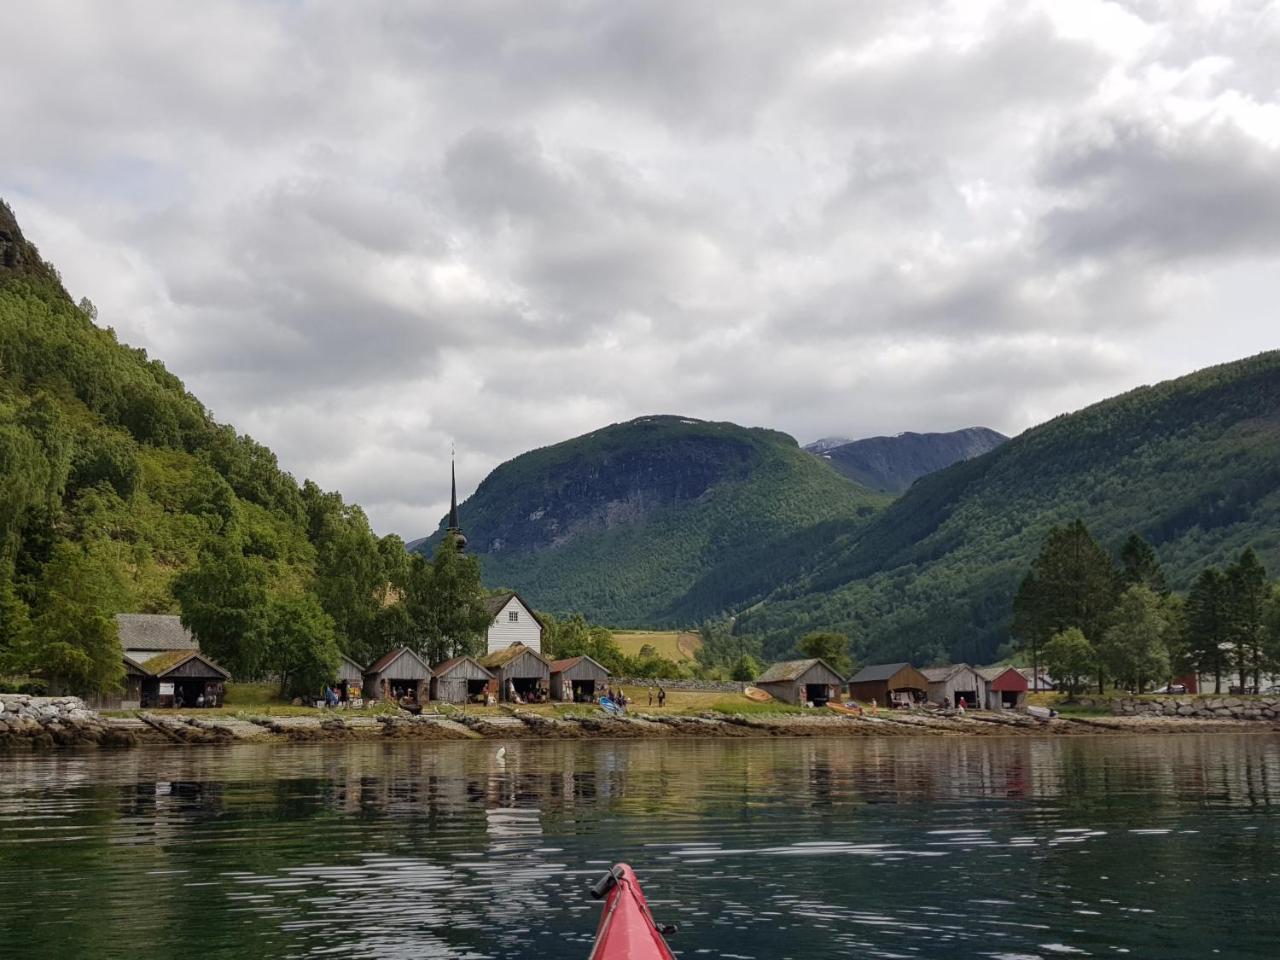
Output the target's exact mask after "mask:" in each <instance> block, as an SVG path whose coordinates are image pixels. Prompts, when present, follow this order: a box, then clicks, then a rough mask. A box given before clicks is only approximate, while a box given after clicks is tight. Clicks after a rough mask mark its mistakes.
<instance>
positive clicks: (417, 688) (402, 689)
mask: <svg viewBox="0 0 1280 960" xmlns="http://www.w3.org/2000/svg"><path fill="white" fill-rule="evenodd" d="M430 681H431V665H430V664H429V663H427V661H425V660H423V659H422V657H420V656H418V655H417V654H416V653H414V652H413V651H412V650H410V649H409V648H408V647H397V648H396V649H395V650H392V651H390V652H388V653H386V654H384V655H383V656H381V657H379V658H378V659H377V660H376V661H375V662H374V663H373V664H372V665H371V666H370V667H369V669H368V670H366V671H365V672H364V695H365V696H366V697H371V698H378V699H382V700H404V699H409V700H412V701H414V702H415V703H423V702H424V701H425V700H426V699H427V693H428V686H429V683H430Z"/></svg>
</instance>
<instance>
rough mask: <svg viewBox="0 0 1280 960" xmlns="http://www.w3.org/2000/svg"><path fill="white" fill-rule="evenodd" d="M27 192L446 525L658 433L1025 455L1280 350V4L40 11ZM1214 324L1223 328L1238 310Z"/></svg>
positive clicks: (118, 322)
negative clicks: (974, 431) (943, 445)
mask: <svg viewBox="0 0 1280 960" xmlns="http://www.w3.org/2000/svg"><path fill="white" fill-rule="evenodd" d="M12 33H13V34H14V36H13V39H12V41H11V42H10V44H8V45H7V48H6V49H7V53H6V57H5V58H4V60H3V62H0V87H3V89H5V90H6V91H9V92H10V94H11V95H8V96H6V97H4V98H0V142H3V143H4V144H5V147H6V162H5V166H4V169H3V171H0V195H4V196H5V197H6V198H7V199H9V200H10V201H11V202H12V203H13V204H14V206H15V208H16V210H17V212H18V214H19V216H20V218H21V219H22V220H23V222H24V225H25V226H26V227H27V231H28V233H29V234H30V235H31V236H33V237H34V238H35V239H36V241H37V242H38V243H39V244H40V246H41V248H42V249H43V250H44V252H45V253H46V254H47V255H49V256H50V257H51V259H53V260H54V261H55V262H56V263H57V264H58V266H59V267H60V269H61V270H62V272H63V274H64V276H65V277H66V279H67V281H68V283H69V285H70V286H71V287H72V289H73V290H74V291H75V293H76V295H77V296H79V295H81V294H86V295H88V296H90V297H91V298H93V299H94V301H95V302H96V303H97V305H98V307H99V310H100V315H101V318H102V321H103V322H104V323H109V324H111V325H113V326H114V327H115V328H116V329H117V330H118V331H119V332H120V335H121V337H122V338H123V339H125V340H126V341H128V342H131V343H135V344H137V345H140V346H145V347H146V348H147V349H148V350H149V351H150V352H151V353H152V354H153V355H155V356H159V357H161V358H163V359H164V360H165V362H166V363H167V364H168V366H169V367H170V368H171V369H173V370H174V371H175V372H176V373H178V374H179V375H180V376H182V377H183V378H184V379H185V380H186V381H187V382H188V385H189V386H190V387H191V388H192V389H193V390H194V391H195V392H196V393H197V395H199V396H200V397H201V398H202V399H204V400H205V401H206V403H208V404H209V406H210V407H211V409H213V411H214V412H215V414H216V415H217V416H219V417H221V418H223V419H226V420H229V421H232V422H234V423H235V424H236V425H237V426H238V427H240V428H241V429H243V430H247V431H249V432H251V433H252V434H253V435H254V436H256V437H258V438H259V439H261V440H263V441H264V442H266V443H268V444H270V445H271V446H272V447H273V448H275V449H276V450H277V451H278V453H279V454H280V457H281V460H282V462H283V463H284V465H285V466H286V467H287V468H288V469H290V470H292V471H293V472H294V473H295V474H297V475H299V476H311V477H313V478H314V479H316V480H317V481H318V482H320V483H322V484H323V485H325V486H326V487H331V488H340V489H342V490H343V491H344V492H345V493H346V494H347V495H348V496H350V497H351V498H353V499H355V500H357V501H360V502H361V503H363V504H364V505H365V506H366V507H367V508H368V510H369V513H370V515H371V517H372V518H373V520H374V522H375V524H376V525H377V526H378V528H379V529H381V530H397V531H399V532H402V533H404V534H406V535H407V536H414V535H417V534H419V533H421V532H424V531H425V530H426V529H428V528H430V527H431V526H432V525H433V524H434V523H435V522H436V520H437V519H438V517H439V516H440V513H441V511H442V509H443V503H444V501H443V495H444V493H445V492H446V488H445V478H446V477H447V458H448V451H449V446H450V443H451V441H453V440H456V441H457V443H458V447H459V454H460V457H459V479H460V482H461V484H462V486H463V488H464V489H469V488H470V487H472V486H474V485H475V484H476V483H478V482H479V481H480V479H482V478H483V476H484V475H485V473H487V472H488V470H490V469H492V467H493V466H494V465H496V464H497V463H499V462H501V461H503V460H506V459H509V458H510V457H512V456H515V455H517V454H518V453H520V452H522V451H524V450H526V449H529V448H530V447H533V446H538V445H542V444H546V443H552V442H556V441H558V440H561V439H565V438H566V437H569V436H573V435H576V434H578V433H583V432H586V431H588V430H591V429H594V428H597V427H599V426H601V425H603V424H607V423H610V422H615V421H620V420H626V419H630V418H632V417H635V416H638V415H642V414H645V413H652V412H659V411H661V412H672V413H683V414H688V415H691V416H696V417H701V418H706V419H732V420H737V421H740V422H744V423H749V424H754V425H767V426H776V427H779V428H781V429H784V430H788V431H790V432H793V433H795V434H796V435H797V436H799V437H800V438H801V439H807V438H810V437H814V436H818V435H823V434H830V433H840V434H845V435H868V434H879V433H886V432H893V431H896V430H904V429H917V430H931V429H947V428H952V427H959V426H967V425H970V424H974V423H983V424H987V425H990V426H992V427H995V428H997V429H1001V430H1004V431H1006V432H1016V431H1018V430H1021V429H1023V428H1025V427H1026V426H1028V425H1030V424H1032V423H1034V422H1036V421H1037V420H1040V419H1043V418H1045V417H1047V416H1051V415H1053V414H1055V413H1058V412H1060V411H1062V410H1064V409H1073V408H1076V407H1079V406H1081V405H1083V404H1085V403H1088V402H1090V401H1092V400H1095V399H1098V398H1099V397H1101V396H1104V395H1107V394H1110V393H1114V392H1118V391H1119V390H1121V389H1124V388H1127V387H1129V386H1132V385H1134V384H1136V383H1139V382H1149V381H1151V380H1154V379H1157V378H1158V377H1161V376H1167V375H1172V374H1176V373H1179V372H1184V371H1186V370H1189V369H1192V368H1194V367H1197V366H1200V365H1202V364H1204V363H1208V362H1212V361H1216V360H1226V359H1231V358H1232V357H1234V356H1239V355H1243V354H1245V353H1248V352H1252V351H1256V350H1259V349H1263V348H1266V347H1269V346H1274V345H1275V343H1274V335H1273V334H1271V333H1270V328H1269V327H1268V325H1267V320H1266V319H1264V318H1265V315H1266V309H1264V307H1265V304H1264V301H1265V300H1266V297H1267V291H1269V290H1270V288H1271V285H1272V281H1271V280H1270V277H1271V276H1273V275H1274V272H1275V270H1276V266H1277V264H1276V259H1277V258H1278V257H1280V242H1278V241H1280V191H1278V190H1277V187H1276V182H1277V178H1276V177H1275V176H1274V171H1275V169H1276V161H1277V151H1278V150H1280V105H1278V104H1277V102H1276V90H1277V89H1280V63H1278V62H1277V60H1276V58H1275V57H1274V56H1273V55H1272V51H1274V47H1275V40H1276V38H1277V37H1280V15H1277V14H1276V12H1275V8H1274V5H1270V6H1268V5H1266V4H1262V3H1256V2H1247V0H1241V2H1237V3H1224V4H1216V5H1214V7H1213V9H1211V10H1206V9H1205V8H1204V5H1200V4H1194V3H1190V2H1185V3H1184V2H1170V3H1164V2H1161V3H1154V2H1144V0H1130V2H1126V3H1105V2H1101V0H1078V2H1073V3H1071V4H1061V3H1052V2H1049V0H1026V2H1006V0H984V2H981V3H958V2H957V3H950V2H944V0H917V2H909V3H903V2H896V0H895V2H888V0H886V2H883V3H879V2H876V3H869V4H849V3H847V2H842V0H801V2H796V3H789V4H785V5H779V4H776V3H770V2H764V0H760V2H743V3H735V4H733V5H732V6H731V7H726V6H725V5H723V4H717V3H711V2H689V0H680V2H677V0H668V2H658V3H652V4H644V5H634V4H618V3H612V2H607V0H552V2H548V3H539V4H528V3H523V2H518V0H485V2H476V3H465V4H457V3H446V2H443V0H441V2H434V3H409V2H395V0H383V2H379V3H377V4H374V5H352V4H330V3H322V2H306V0H304V2H299V3H291V4H260V3H249V2H247V0H246V2H243V3H227V4H217V5H212V4H202V5H196V6H194V7H192V8H191V9H184V10H183V11H182V12H181V14H180V15H177V14H175V13H174V11H173V9H172V8H171V7H167V6H166V5H163V4H160V3H158V2H151V0H129V2H122V3H119V4H112V5H111V6H110V9H107V8H105V7H104V6H103V5H101V4H95V3H91V2H87V0H85V2H73V0H57V2H50V3H42V4H38V5H34V6H31V5H29V8H28V9H25V10H24V13H23V17H22V18H21V19H20V20H15V24H14V26H13V29H12ZM1206 316H1212V317H1213V318H1214V329H1213V334H1212V335H1211V336H1210V335H1207V334H1206V332H1205V331H1206V325H1205V324H1204V322H1203V318H1204V317H1206Z"/></svg>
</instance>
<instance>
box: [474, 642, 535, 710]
mask: <svg viewBox="0 0 1280 960" xmlns="http://www.w3.org/2000/svg"><path fill="white" fill-rule="evenodd" d="M479 662H480V666H482V667H484V668H485V669H486V670H488V671H489V672H490V673H492V674H493V675H494V677H495V678H496V680H497V682H498V698H499V699H501V700H512V699H514V697H519V698H520V699H521V700H523V701H525V702H526V703H527V702H529V701H530V700H536V699H537V698H538V696H539V693H538V691H540V690H550V688H551V662H550V661H549V660H547V659H546V658H545V657H544V656H542V654H540V653H538V652H537V651H536V650H532V649H530V648H529V647H526V646H525V645H524V644H523V643H513V644H511V646H509V647H505V648H503V649H502V650H495V651H494V652H493V653H490V654H487V655H485V656H483V657H481V658H480V661H479ZM513 694H514V696H513Z"/></svg>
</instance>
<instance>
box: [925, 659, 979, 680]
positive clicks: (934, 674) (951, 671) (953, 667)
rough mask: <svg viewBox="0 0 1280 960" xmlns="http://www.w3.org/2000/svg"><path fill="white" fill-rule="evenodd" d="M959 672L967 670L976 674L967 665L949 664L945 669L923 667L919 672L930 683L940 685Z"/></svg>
mask: <svg viewBox="0 0 1280 960" xmlns="http://www.w3.org/2000/svg"><path fill="white" fill-rule="evenodd" d="M961 670H969V671H971V672H973V673H977V672H978V671H976V670H974V669H973V667H971V666H969V665H968V664H967V663H949V664H947V665H946V666H945V667H925V668H924V669H923V670H921V671H920V672H921V673H923V674H924V676H925V679H926V680H928V681H929V682H930V683H941V682H942V681H944V680H950V679H951V678H952V677H954V676H955V675H956V674H957V673H959V672H960V671H961Z"/></svg>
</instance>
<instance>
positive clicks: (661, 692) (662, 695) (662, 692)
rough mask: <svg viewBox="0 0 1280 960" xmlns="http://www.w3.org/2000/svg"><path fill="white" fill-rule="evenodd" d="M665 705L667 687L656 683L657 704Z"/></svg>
mask: <svg viewBox="0 0 1280 960" xmlns="http://www.w3.org/2000/svg"><path fill="white" fill-rule="evenodd" d="M666 705H667V688H666V687H664V686H663V685H662V684H658V706H660V707H665V706H666Z"/></svg>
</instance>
